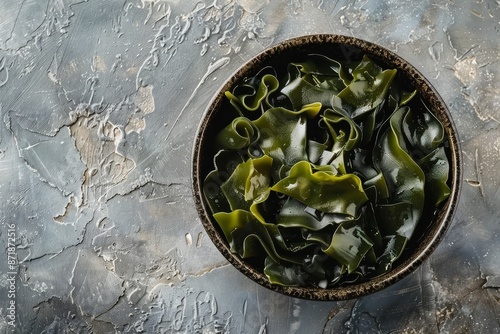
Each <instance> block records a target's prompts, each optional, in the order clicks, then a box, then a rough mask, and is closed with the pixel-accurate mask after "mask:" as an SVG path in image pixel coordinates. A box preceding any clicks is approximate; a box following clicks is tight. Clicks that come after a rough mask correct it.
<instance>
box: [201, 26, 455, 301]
mask: <svg viewBox="0 0 500 334" xmlns="http://www.w3.org/2000/svg"><path fill="white" fill-rule="evenodd" d="M310 53H320V54H324V55H327V56H329V57H331V58H333V59H339V60H342V59H345V60H349V59H358V58H361V57H362V55H363V54H366V55H368V56H369V57H370V58H372V59H373V60H374V61H376V62H377V63H378V64H380V65H381V66H383V67H387V68H396V69H397V70H398V80H403V81H406V82H407V83H408V84H409V85H411V86H413V87H414V88H416V89H417V90H418V91H419V92H420V94H421V96H422V98H423V99H424V100H425V101H426V103H427V105H428V106H429V108H430V109H431V111H432V112H433V113H434V114H435V115H436V117H437V118H438V119H439V120H440V121H441V122H442V124H443V125H444V128H445V132H446V136H447V138H448V142H449V146H450V147H449V152H450V176H449V177H450V179H449V180H450V184H449V185H450V188H451V195H450V196H449V198H448V200H447V202H446V203H445V204H444V206H443V207H442V209H441V210H440V211H439V212H438V213H437V214H436V216H435V219H434V221H432V222H429V226H428V227H427V228H426V229H425V230H424V231H421V232H420V235H418V236H413V237H412V240H414V239H415V237H416V240H417V242H414V247H413V249H411V250H410V251H407V252H406V253H404V254H403V255H402V256H401V258H400V259H399V260H398V261H397V262H396V263H395V265H394V266H393V269H392V270H391V271H390V272H388V273H386V274H384V275H382V276H379V277H377V278H374V279H372V280H369V281H367V282H363V283H358V284H352V285H345V286H340V287H335V288H328V289H320V288H309V287H284V286H280V285H274V284H271V283H269V281H268V280H267V278H266V276H265V275H264V274H263V272H261V271H260V270H259V269H258V268H256V267H254V266H252V265H251V264H250V263H248V262H245V261H244V260H242V259H241V258H240V257H239V256H238V255H236V254H233V253H231V251H230V249H229V245H228V243H227V242H226V240H225V238H224V235H223V234H222V232H221V231H220V230H219V228H218V225H217V222H216V221H215V220H214V219H213V217H212V215H211V213H210V210H209V207H208V205H207V203H206V202H205V199H204V197H203V193H202V188H203V180H204V179H205V176H206V175H207V174H208V172H209V171H210V170H211V169H212V167H213V156H214V154H215V152H214V148H213V146H212V143H213V138H214V136H215V134H216V133H217V132H218V131H219V130H220V129H222V128H223V127H224V126H225V125H226V124H227V122H228V120H227V119H225V118H223V117H222V116H221V113H220V110H221V106H223V105H224V103H226V102H225V101H224V100H225V97H224V92H225V91H227V90H232V88H233V87H234V86H235V85H237V84H238V83H240V82H241V81H242V80H243V79H244V78H246V77H251V76H253V75H255V74H256V73H257V72H258V71H259V70H260V69H262V68H263V67H265V66H268V65H271V66H275V67H278V68H279V67H280V66H281V67H282V66H284V64H287V63H288V62H289V60H290V59H291V58H292V57H295V56H296V55H300V54H304V55H305V54H310ZM461 167H462V157H461V150H460V147H459V140H458V135H457V131H456V129H455V126H454V124H453V121H452V118H451V114H450V112H449V110H448V108H447V107H446V105H445V103H444V102H443V100H442V98H441V97H440V96H439V94H438V93H437V92H436V90H435V89H434V88H433V87H432V86H431V84H430V83H429V81H427V79H425V78H424V76H423V75H422V74H421V73H419V72H418V71H417V70H416V69H415V68H414V67H413V66H412V65H411V64H409V63H408V62H407V61H405V60H404V59H402V58H401V57H399V56H398V55H396V54H395V53H393V52H391V51H389V50H387V49H385V48H383V47H381V46H379V45H376V44H373V43H370V42H367V41H364V40H361V39H357V38H354V37H347V36H340V35H311V36H304V37H298V38H293V39H290V40H286V41H284V42H281V43H279V44H278V45H275V46H273V47H271V48H269V49H267V50H265V51H263V52H262V53H260V54H258V55H257V56H255V57H254V58H252V59H251V60H249V61H248V62H247V63H245V64H244V65H243V66H242V67H240V69H239V70H237V71H236V73H235V74H234V75H232V76H231V77H230V78H229V79H228V80H227V81H226V82H225V84H224V85H223V86H222V88H221V89H220V90H219V91H218V92H217V94H216V95H215V97H214V98H213V100H212V101H211V103H210V104H209V106H208V109H207V110H206V112H205V114H204V116H203V119H202V121H201V123H200V125H199V128H198V132H197V135H196V138H195V143H194V149H193V161H192V173H193V175H192V176H193V193H194V198H195V203H196V208H197V210H198V213H199V216H200V218H201V222H202V224H203V226H204V228H205V230H206V232H207V234H208V235H209V237H210V238H211V239H212V241H213V243H214V244H215V246H216V247H217V248H218V249H219V251H220V252H221V253H222V254H223V255H224V256H225V257H226V258H227V260H228V261H229V262H230V263H231V264H232V265H233V266H235V267H236V268H237V269H238V270H239V271H241V272H242V273H243V274H244V275H246V276H247V277H249V278H250V279H252V280H253V281H255V282H257V283H258V284H260V285H262V286H264V287H266V288H269V289H271V290H274V291H277V292H280V293H282V294H285V295H288V296H292V297H297V298H303V299H310V300H329V301H333V300H344V299H352V298H357V297H360V296H363V295H366V294H369V293H373V292H376V291H379V290H381V289H384V288H386V287H388V286H390V285H392V284H394V283H396V282H397V281H399V280H401V279H402V278H403V277H405V276H407V275H408V274H410V273H411V272H413V271H414V270H415V269H416V268H417V267H418V266H419V265H420V264H422V262H424V261H425V260H426V259H427V258H428V257H429V256H430V254H431V253H432V251H433V250H434V249H435V248H436V246H437V245H438V244H439V242H440V241H441V240H442V238H443V236H444V234H445V232H446V230H447V228H448V226H449V225H450V223H451V221H452V218H453V215H454V212H455V210H456V207H457V203H458V199H459V195H460V185H461V178H462V170H461Z"/></svg>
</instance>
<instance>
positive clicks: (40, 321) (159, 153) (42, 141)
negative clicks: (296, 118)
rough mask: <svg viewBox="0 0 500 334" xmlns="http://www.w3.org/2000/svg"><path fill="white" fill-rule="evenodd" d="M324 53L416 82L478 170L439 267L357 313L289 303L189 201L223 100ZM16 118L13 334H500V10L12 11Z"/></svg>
mask: <svg viewBox="0 0 500 334" xmlns="http://www.w3.org/2000/svg"><path fill="white" fill-rule="evenodd" d="M312 33H337V34H345V35H352V36H355V37H360V38H363V39H366V40H368V41H371V42H375V43H378V44H381V45H382V46H385V47H386V48H388V49H390V50H392V51H395V52H397V53H398V54H399V55H401V56H402V57H403V58H405V59H406V60H408V61H410V62H411V63H413V64H414V65H415V67H417V69H418V70H420V71H421V72H422V73H423V74H424V75H425V76H427V77H428V78H429V80H430V81H431V83H432V84H433V85H434V86H435V87H436V89H437V90H438V91H439V92H440V93H441V95H442V97H443V98H444V100H445V101H446V103H447V104H448V106H449V107H450V109H451V112H452V114H453V117H454V119H455V122H456V125H457V128H458V131H459V134H460V138H461V141H462V148H463V153H464V168H465V169H464V185H463V192H462V197H461V202H460V205H459V210H458V212H457V214H456V216H455V220H454V222H453V224H452V226H451V228H450V230H449V231H448V233H447V235H446V238H445V240H444V241H443V242H442V244H441V245H440V246H439V247H438V249H437V250H436V251H435V252H434V254H433V255H432V257H431V258H430V259H429V260H428V261H426V262H425V264H424V265H423V266H422V267H421V268H420V269H418V270H417V271H416V272H415V273H413V274H412V275H410V276H409V277H407V278H406V279H404V280H403V281H401V282H399V283H398V284H396V285H394V286H393V287H391V288H389V289H386V290H384V291H382V292H379V293H376V294H373V295H370V296H367V297H364V298H360V299H357V300H351V301H345V302H338V303H337V302H310V301H303V300H298V299H293V298H289V297H285V296H282V295H278V294H276V293H274V292H270V291H268V290H266V289H264V288H261V287H260V286H257V285H256V284H254V283H253V282H251V281H250V280H248V279H247V278H245V277H244V276H243V275H241V274H240V273H239V272H238V271H237V270H235V269H234V268H232V267H231V266H230V265H228V263H227V261H226V260H225V259H224V258H223V257H222V256H221V255H220V254H219V253H218V251H217V250H216V249H215V247H214V246H213V244H212V243H211V241H210V240H209V238H208V237H207V236H206V234H205V233H204V230H203V228H202V226H201V223H200V221H199V219H198V217H197V213H196V211H195V208H194V203H193V199H192V195H191V189H190V187H191V186H190V161H191V150H192V143H193V138H194V132H195V130H196V128H197V125H198V122H199V121H200V119H201V116H202V114H203V111H204V109H205V107H206V105H207V103H208V101H209V100H210V98H211V96H213V94H214V93H215V92H216V90H217V89H218V87H219V86H220V85H222V83H223V82H224V80H226V79H227V78H228V76H229V75H230V74H231V73H232V72H233V71H235V70H236V69H237V68H238V67H239V66H241V64H242V63H243V62H245V61H246V60H248V59H250V58H251V57H252V56H254V55H255V54H257V53H258V52H260V51H262V50H264V49H265V48H266V47H268V46H270V45H273V44H275V43H277V42H280V41H282V40H284V39H287V38H290V37H295V36H299V35H304V34H312ZM0 113H1V118H0V248H1V250H2V251H1V254H2V257H1V260H0V273H1V274H0V332H2V333H3V332H6V333H7V332H11V331H12V332H19V333H73V332H75V333H115V332H116V333H135V332H144V333H343V332H346V333H347V332H348V333H438V332H439V333H499V332H500V323H499V320H498V319H500V290H499V288H500V257H499V254H500V206H499V205H498V203H499V201H500V191H499V186H500V175H499V173H498V168H499V167H500V128H499V125H500V2H499V1H498V0H475V1H466V0H457V1H453V0H435V1H431V0H426V1H410V0H398V1H396V0H389V1H375V0H364V1H348V0H331V1H327V0H324V1H322V0H280V1H275V0H259V1H256V0H200V1H191V0H190V1H184V0H183V1H180V0H171V1H162V0H121V1H117V0H106V1H105V0H88V1H78V0H19V1H9V0H0ZM12 224H13V225H15V234H16V248H15V253H16V257H17V261H18V263H19V265H18V266H16V268H15V272H16V275H15V276H16V293H15V302H16V305H17V310H16V322H15V323H16V326H15V328H14V327H12V326H10V325H9V324H8V322H9V318H8V317H7V315H8V314H9V313H8V309H7V307H8V305H9V304H8V303H9V302H10V300H12V299H11V298H10V297H8V295H9V289H10V288H11V286H10V285H9V282H8V278H9V274H8V273H9V272H11V271H12V269H11V268H9V266H8V255H9V254H8V253H9V251H8V250H9V248H8V237H7V236H8V230H9V226H11V227H12Z"/></svg>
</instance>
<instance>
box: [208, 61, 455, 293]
mask: <svg viewBox="0 0 500 334" xmlns="http://www.w3.org/2000/svg"><path fill="white" fill-rule="evenodd" d="M285 72H286V73H278V71H277V70H276V69H274V68H272V67H265V68H263V69H262V70H261V71H260V72H259V73H257V75H255V76H254V77H251V78H248V79H246V80H245V81H244V82H243V83H241V84H240V85H238V86H236V87H235V88H234V89H233V90H232V91H231V92H226V97H227V98H228V101H229V105H230V106H231V107H232V108H233V109H234V110H233V111H231V113H232V114H236V115H239V116H238V117H236V118H234V119H230V120H228V123H227V125H226V126H225V127H224V128H223V129H222V130H221V131H220V132H219V133H218V134H217V136H216V138H215V141H214V143H215V144H214V145H216V150H217V151H218V153H217V154H216V155H215V156H214V169H213V170H212V171H211V172H210V173H209V174H208V175H207V176H206V179H205V182H204V188H203V189H204V196H205V199H206V201H207V203H208V206H209V207H210V210H211V211H212V213H213V215H214V218H215V220H216V222H217V223H218V224H219V227H220V229H221V231H222V233H223V234H224V236H225V238H226V240H227V242H228V244H229V245H230V248H231V251H232V252H234V253H236V254H238V255H239V256H240V257H241V258H243V259H252V263H257V266H258V267H259V266H260V268H261V270H262V271H263V272H264V274H265V275H266V276H267V277H268V279H269V281H270V282H271V283H273V284H279V285H285V286H314V287H321V288H328V287H332V286H338V285H342V284H352V283H356V282H361V281H364V280H369V279H370V278H373V277H376V276H378V275H381V274H384V273H386V272H387V271H389V270H391V268H392V267H393V265H394V263H395V262H396V261H397V260H398V259H399V258H400V257H401V255H402V254H403V253H404V251H405V248H406V247H407V245H408V240H411V238H412V237H413V234H414V231H415V230H416V229H417V226H418V225H419V224H424V223H425V222H421V220H422V219H421V217H423V216H425V214H424V213H425V212H426V210H427V212H429V210H430V211H433V210H435V209H436V208H438V207H439V206H440V205H441V204H442V203H443V202H444V201H445V200H446V198H447V197H448V196H449V193H450V190H449V186H448V175H449V162H448V158H447V152H446V147H447V146H446V140H445V136H444V130H443V127H442V125H441V123H440V122H439V121H438V120H437V118H436V117H434V116H433V115H432V113H431V112H430V111H429V110H428V108H427V107H426V106H425V104H424V103H423V101H422V100H421V99H420V98H419V96H418V93H417V92H416V91H405V90H404V89H403V88H401V86H400V85H399V83H398V79H397V75H396V74H397V71H396V70H395V69H384V68H382V67H380V66H379V65H378V64H376V63H375V62H373V61H372V60H371V59H370V58H369V57H367V56H364V57H363V58H362V59H361V60H359V61H357V62H352V63H349V64H346V63H345V62H339V61H337V60H334V59H331V58H329V57H327V56H324V55H318V54H311V55H309V57H307V59H305V60H302V61H292V62H290V63H289V64H288V66H287V67H286V71H285ZM234 111H236V113H234Z"/></svg>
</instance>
